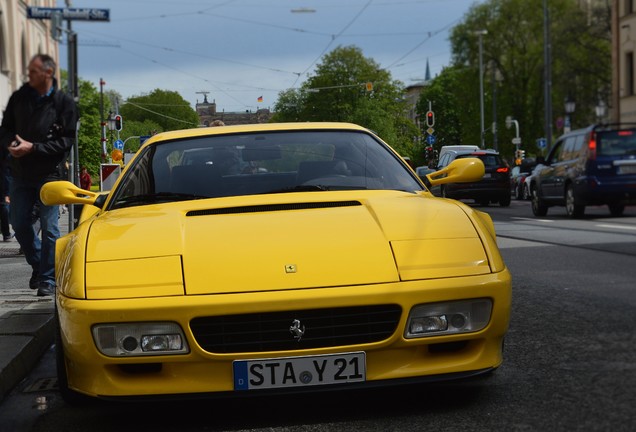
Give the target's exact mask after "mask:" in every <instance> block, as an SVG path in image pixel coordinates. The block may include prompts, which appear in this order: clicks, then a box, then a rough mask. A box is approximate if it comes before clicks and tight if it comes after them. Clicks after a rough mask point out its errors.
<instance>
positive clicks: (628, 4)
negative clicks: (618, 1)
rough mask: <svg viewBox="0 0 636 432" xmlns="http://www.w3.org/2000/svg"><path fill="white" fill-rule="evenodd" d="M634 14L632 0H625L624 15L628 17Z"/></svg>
mask: <svg viewBox="0 0 636 432" xmlns="http://www.w3.org/2000/svg"><path fill="white" fill-rule="evenodd" d="M632 12H634V0H625V14H624V15H629V14H631V13H632Z"/></svg>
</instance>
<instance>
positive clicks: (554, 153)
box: [547, 140, 565, 163]
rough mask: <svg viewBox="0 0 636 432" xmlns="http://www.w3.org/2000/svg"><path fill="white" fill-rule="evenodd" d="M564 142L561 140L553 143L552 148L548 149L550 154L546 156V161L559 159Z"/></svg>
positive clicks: (553, 161) (554, 161)
mask: <svg viewBox="0 0 636 432" xmlns="http://www.w3.org/2000/svg"><path fill="white" fill-rule="evenodd" d="M564 144H565V141H563V140H560V141H557V142H556V143H555V144H554V147H552V150H551V151H550V154H549V155H548V158H547V162H548V163H556V162H559V161H560V159H559V156H560V154H561V152H563V145H564Z"/></svg>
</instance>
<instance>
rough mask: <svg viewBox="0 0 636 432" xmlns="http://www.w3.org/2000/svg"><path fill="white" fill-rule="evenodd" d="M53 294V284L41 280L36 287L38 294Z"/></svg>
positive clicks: (42, 295) (40, 295)
mask: <svg viewBox="0 0 636 432" xmlns="http://www.w3.org/2000/svg"><path fill="white" fill-rule="evenodd" d="M54 295H55V285H51V284H48V283H46V282H42V283H41V284H40V287H39V288H38V296H39V297H44V296H54Z"/></svg>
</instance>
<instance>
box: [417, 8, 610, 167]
mask: <svg viewBox="0 0 636 432" xmlns="http://www.w3.org/2000/svg"><path fill="white" fill-rule="evenodd" d="M578 3H579V2H572V1H570V0H550V1H549V2H548V5H549V16H550V34H551V40H550V43H551V47H552V61H551V67H552V94H551V95H550V97H551V101H552V107H553V118H552V119H551V125H552V127H553V128H554V125H555V124H556V119H557V118H559V117H563V116H564V112H563V111H564V103H563V102H564V100H565V98H566V97H567V96H570V97H573V98H574V99H575V100H576V102H577V109H576V114H575V117H574V122H573V127H582V126H586V125H588V124H590V123H592V122H593V121H594V120H595V117H594V115H595V114H594V107H595V106H596V105H597V104H598V101H599V98H602V99H605V100H606V102H607V98H608V97H609V93H608V90H609V88H610V83H611V61H610V60H611V43H610V30H609V29H610V25H609V23H610V8H609V6H608V5H607V4H605V5H604V6H603V5H601V3H602V2H599V3H597V4H598V5H601V6H600V7H599V6H595V9H594V10H593V11H592V13H591V14H588V13H587V12H588V11H587V10H583V9H581V7H579V5H578ZM585 5H587V3H585ZM543 26H544V14H543V7H542V2H540V1H539V0H533V1H532V2H530V3H529V2H528V1H527V0H488V1H485V2H482V3H479V4H476V5H475V6H473V7H472V8H471V9H470V10H469V12H468V13H467V14H466V15H465V18H464V21H463V22H462V23H461V24H459V25H457V26H456V27H454V28H453V30H452V32H451V36H450V41H451V49H452V53H453V55H452V63H453V67H450V68H446V69H445V70H444V71H442V73H441V74H440V75H439V76H438V77H437V78H436V79H435V80H434V84H436V82H437V81H438V80H446V81H445V83H444V84H443V85H442V87H445V88H447V93H446V94H445V99H444V100H443V101H441V103H442V104H443V105H444V107H443V108H442V107H440V104H437V108H436V110H435V111H436V113H438V112H439V111H440V110H443V111H444V112H446V111H453V112H456V113H458V115H460V116H461V117H460V118H461V119H462V120H463V121H462V124H461V127H460V129H459V136H460V141H459V142H456V143H458V144H459V143H466V144H477V143H480V142H481V139H480V108H479V98H480V95H479V46H478V44H479V37H478V36H477V35H476V31H478V30H486V31H487V32H488V33H487V34H486V35H484V36H483V37H482V41H483V56H482V61H483V63H482V64H483V66H484V67H483V71H484V77H483V78H484V112H485V115H484V118H485V122H484V123H485V126H486V130H487V132H486V135H485V137H486V144H487V147H491V146H492V144H493V134H492V130H491V129H490V125H491V123H492V122H493V120H494V119H495V117H496V118H497V123H498V125H499V127H498V128H497V137H498V148H499V150H500V151H502V152H503V153H504V154H506V155H509V156H511V155H512V153H513V150H514V146H513V145H512V143H511V141H512V138H513V137H514V133H515V130H514V128H512V129H510V130H508V129H506V128H505V127H503V125H504V124H505V123H504V119H505V118H506V116H512V117H513V118H514V119H516V120H517V121H518V122H519V124H520V134H521V138H522V148H526V149H530V152H529V153H531V154H532V153H536V147H535V140H536V139H537V138H539V137H542V136H544V125H545V120H544V105H545V104H544V54H543V52H544V51H543V49H544V40H543V33H544V32H543ZM458 70H461V74H462V80H463V81H462V82H460V81H458V80H456V79H453V78H452V77H450V78H447V77H444V75H445V74H451V75H455V74H457V73H458ZM495 77H496V78H497V79H493V78H495ZM450 82H454V84H453V85H452V86H451V87H449V86H448V85H447V84H449V83H450ZM436 87H439V86H436V85H431V86H430V87H429V88H427V89H426V90H425V91H424V92H423V93H422V95H421V97H422V100H425V99H431V98H433V97H437V96H438V95H436V94H434V93H429V92H435V91H439V89H437V90H436ZM449 92H450V94H452V95H454V97H450V96H449ZM495 92H496V93H495ZM495 94H496V116H495V115H493V96H494V95H495ZM450 104H454V105H455V106H453V107H446V105H450ZM418 106H419V107H420V108H419V109H418V113H420V115H423V113H424V112H425V110H423V108H424V107H425V104H424V103H423V101H421V103H420V104H419V105H418ZM438 119H439V114H438ZM447 127H454V126H451V125H450V124H448V123H446V122H444V123H441V122H440V123H439V125H438V126H437V127H436V128H435V129H436V131H437V133H438V134H441V135H443V134H445V135H453V134H454V135H453V136H455V137H456V136H457V134H456V131H452V133H451V134H446V131H445V130H444V129H445V128H447ZM555 132H556V133H555V134H553V135H558V134H559V133H561V132H562V131H560V130H556V131H555Z"/></svg>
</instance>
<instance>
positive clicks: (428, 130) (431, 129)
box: [426, 127, 435, 135]
mask: <svg viewBox="0 0 636 432" xmlns="http://www.w3.org/2000/svg"><path fill="white" fill-rule="evenodd" d="M433 132H435V129H433V128H432V127H430V128H428V129H426V133H427V134H429V135H433Z"/></svg>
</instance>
